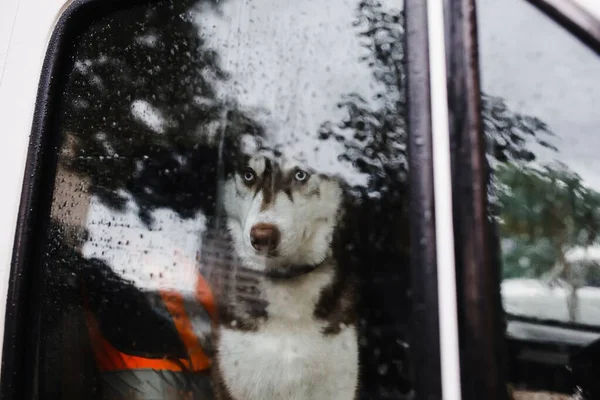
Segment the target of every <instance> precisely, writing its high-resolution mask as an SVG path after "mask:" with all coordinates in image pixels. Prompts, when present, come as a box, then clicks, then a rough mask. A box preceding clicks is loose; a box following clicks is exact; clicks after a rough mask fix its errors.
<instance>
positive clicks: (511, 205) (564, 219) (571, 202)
mask: <svg viewBox="0 0 600 400" xmlns="http://www.w3.org/2000/svg"><path fill="white" fill-rule="evenodd" d="M496 179H497V185H496V186H497V191H496V194H497V205H498V209H499V210H500V212H499V220H500V228H501V233H502V236H503V237H504V238H505V243H504V244H505V251H504V252H503V254H504V276H505V277H506V278H509V277H540V276H542V275H543V274H544V273H547V272H549V271H550V270H551V269H552V268H553V267H554V266H555V263H557V262H562V263H564V256H565V253H566V252H567V251H568V250H569V249H572V248H574V247H579V246H582V247H585V246H590V245H592V244H595V243H597V242H598V240H599V239H600V193H598V192H596V191H594V190H592V189H589V188H587V187H586V186H585V185H584V183H583V181H582V179H581V177H580V176H579V175H577V174H576V173H574V172H573V171H571V170H569V168H568V167H567V166H565V165H563V164H551V165H545V166H542V167H538V166H533V165H526V164H501V165H500V166H499V167H498V168H497V170H496Z"/></svg>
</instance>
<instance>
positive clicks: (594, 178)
mask: <svg viewBox="0 0 600 400" xmlns="http://www.w3.org/2000/svg"><path fill="white" fill-rule="evenodd" d="M477 3H478V4H477V5H478V18H479V19H478V28H479V46H480V47H479V50H480V63H481V78H482V91H483V123H484V129H485V133H486V136H487V139H488V145H489V146H488V149H487V155H488V161H489V163H490V165H491V170H492V177H491V185H490V186H491V187H490V206H491V215H492V217H493V218H494V219H495V221H496V222H497V227H498V230H499V234H500V241H501V243H500V247H501V260H502V274H503V275H502V278H503V282H502V298H503V304H504V310H505V313H506V319H507V338H508V359H509V360H508V361H509V364H508V377H509V381H510V382H509V383H510V384H511V385H512V386H513V387H514V388H515V389H518V390H519V391H521V392H517V393H518V394H519V395H522V396H526V395H527V394H526V393H525V392H527V391H542V392H556V393H565V394H572V393H573V392H574V391H578V390H579V389H578V388H577V387H575V385H574V383H573V379H575V380H576V381H577V379H578V378H577V376H576V377H575V378H573V377H572V376H570V375H569V371H568V369H567V366H568V365H570V364H571V363H572V361H573V357H574V356H575V355H576V354H578V353H579V352H580V351H581V349H583V348H585V347H586V346H588V345H590V344H591V343H593V342H595V341H596V340H597V339H598V338H600V284H599V283H600V281H599V279H598V277H599V274H600V268H599V267H600V246H599V239H600V236H599V235H600V225H599V223H600V208H599V205H600V180H599V179H598V176H600V175H599V171H600V162H599V161H598V156H597V151H596V148H597V143H598V141H599V138H600V136H598V127H600V114H598V112H597V107H596V104H597V103H598V101H599V100H600V60H599V59H598V56H597V54H595V53H594V52H593V51H591V50H590V49H588V48H587V47H586V46H585V45H583V44H582V43H581V42H579V41H578V40H577V39H576V38H575V37H574V36H572V35H571V34H570V33H569V32H568V31H567V30H565V29H564V28H562V27H560V26H559V25H557V24H556V23H555V22H554V21H552V20H550V19H549V18H548V17H547V16H545V15H544V14H543V13H542V12H540V11H539V10H537V9H536V8H534V7H533V6H531V5H530V4H528V3H527V2H525V1H522V0H506V1H502V2H498V1H494V0H479V1H478V2H477Z"/></svg>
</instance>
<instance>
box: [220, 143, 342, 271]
mask: <svg viewBox="0 0 600 400" xmlns="http://www.w3.org/2000/svg"><path fill="white" fill-rule="evenodd" d="M223 193H224V208H225V213H226V215H227V219H228V225H229V229H230V231H231V234H232V236H233V240H234V244H235V247H236V250H237V252H238V253H239V255H240V256H241V257H242V258H244V259H246V260H247V261H248V262H249V264H250V265H249V267H251V268H254V269H259V270H268V269H276V268H287V267H290V266H291V267H293V266H300V265H303V266H306V265H317V264H319V263H321V262H323V261H324V260H325V258H326V257H327V255H328V254H329V251H330V246H331V242H332V237H333V233H334V230H335V229H336V225H337V223H338V220H339V213H340V209H341V207H342V199H343V191H342V186H341V183H340V182H339V181H338V180H337V179H335V178H333V177H328V176H325V175H322V174H318V173H315V172H314V171H311V170H309V169H307V168H306V167H304V166H302V165H301V164H300V163H299V162H297V161H295V160H293V159H287V158H284V157H275V156H269V155H266V154H257V155H253V156H247V157H245V158H244V160H243V161H242V162H241V163H240V164H239V165H238V167H237V168H236V169H235V171H234V172H233V173H231V174H229V176H228V179H227V181H226V182H225V188H224V191H223Z"/></svg>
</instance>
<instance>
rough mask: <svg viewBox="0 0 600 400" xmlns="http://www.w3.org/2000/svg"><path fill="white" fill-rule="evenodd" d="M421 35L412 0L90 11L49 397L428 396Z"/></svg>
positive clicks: (42, 355) (54, 219) (59, 232)
mask: <svg viewBox="0 0 600 400" xmlns="http://www.w3.org/2000/svg"><path fill="white" fill-rule="evenodd" d="M398 7H400V8H398ZM403 44H404V20H403V14H402V10H401V2H397V1H372V0H362V1H360V0H334V1H328V2H322V1H316V0H301V1H283V2H282V1H275V0H255V1H246V0H228V1H218V0H215V1H209V0H200V1H187V0H186V1H173V2H170V1H157V2H152V3H151V4H148V5H145V6H139V5H138V6H128V7H126V8H125V9H123V10H119V11H115V12H112V13H110V14H109V15H107V16H104V17H102V18H100V19H99V20H98V21H97V22H95V23H94V24H93V25H91V26H89V27H88V28H86V29H85V30H84V32H83V33H81V34H80V35H79V37H78V38H77V40H76V41H75V42H74V43H73V46H74V47H73V52H72V57H71V59H70V61H71V62H70V64H69V68H68V70H66V71H63V72H64V73H65V74H67V76H68V78H67V79H66V80H65V81H66V87H65V88H64V96H63V103H62V104H61V107H60V124H59V127H58V134H59V135H60V153H59V157H58V167H57V174H56V179H55V186H54V195H53V200H52V211H51V215H50V224H49V231H48V235H47V240H46V243H45V247H44V251H43V257H42V258H43V260H42V264H43V275H42V276H41V278H40V288H41V289H40V290H41V292H40V298H41V300H42V303H41V307H40V310H39V332H38V333H37V342H36V345H35V349H36V350H35V354H36V356H35V359H36V361H35V364H36V365H35V370H36V376H35V377H33V381H34V383H33V385H34V387H35V389H34V392H35V394H36V397H38V398H52V399H57V398H63V399H68V398H78V399H79V398H82V397H87V398H102V399H121V398H128V399H132V398H134V399H157V398H165V399H189V398H194V399H213V398H215V399H230V398H233V399H239V400H241V399H244V400H248V399H259V398H261V399H268V398H278V399H281V398H286V397H285V396H286V395H287V396H289V395H290V394H289V393H295V394H301V395H300V397H294V398H302V399H308V398H314V399H323V398H332V399H333V398H339V399H348V400H350V399H354V398H355V397H354V394H355V392H356V393H357V397H356V398H361V399H384V398H385V399H404V398H409V397H410V396H411V390H410V389H411V384H410V379H409V377H410V360H409V358H408V356H407V349H408V343H407V326H408V310H409V288H408V287H407V285H408V284H407V282H408V281H409V276H408V256H409V255H408V245H409V243H408V222H407V221H408V213H407V210H406V205H407V187H406V170H407V160H406V145H405V142H406V124H405V112H406V97H405V93H406V92H405V79H406V77H405V69H404V64H403V62H404V49H403ZM282 360H283V361H282ZM284 361H285V362H284ZM228 396H229V397H228ZM269 396H270V397H269Z"/></svg>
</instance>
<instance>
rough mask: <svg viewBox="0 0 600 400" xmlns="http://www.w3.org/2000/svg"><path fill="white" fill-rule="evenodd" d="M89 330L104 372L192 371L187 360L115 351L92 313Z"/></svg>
mask: <svg viewBox="0 0 600 400" xmlns="http://www.w3.org/2000/svg"><path fill="white" fill-rule="evenodd" d="M86 314H87V322H88V328H89V329H88V330H89V332H90V339H91V342H92V348H93V351H94V355H95V356H96V363H97V364H98V367H99V368H100V370H101V371H102V372H112V371H123V370H131V369H156V370H162V371H165V370H166V371H181V370H182V365H183V366H184V367H185V368H186V369H188V370H189V369H190V364H189V362H188V361H187V360H178V361H175V360H169V359H152V358H144V357H137V356H132V355H129V354H125V353H122V352H120V351H119V350H117V349H115V347H114V346H113V345H111V344H110V343H109V342H108V341H107V340H106V339H105V338H104V337H103V336H102V334H101V333H100V329H99V328H98V323H97V322H96V319H95V318H94V316H93V315H92V313H91V312H89V311H86Z"/></svg>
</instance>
